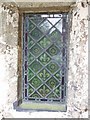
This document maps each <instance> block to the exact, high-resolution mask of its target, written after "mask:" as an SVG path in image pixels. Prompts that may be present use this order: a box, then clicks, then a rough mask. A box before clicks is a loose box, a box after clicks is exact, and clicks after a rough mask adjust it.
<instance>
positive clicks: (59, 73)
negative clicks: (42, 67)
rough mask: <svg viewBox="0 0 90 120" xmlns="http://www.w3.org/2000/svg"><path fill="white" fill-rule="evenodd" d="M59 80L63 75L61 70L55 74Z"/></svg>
mask: <svg viewBox="0 0 90 120" xmlns="http://www.w3.org/2000/svg"><path fill="white" fill-rule="evenodd" d="M54 76H55V77H56V78H57V79H58V80H61V78H62V76H61V71H58V72H57V73H56V74H55V75H54Z"/></svg>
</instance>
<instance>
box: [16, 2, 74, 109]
mask: <svg viewBox="0 0 90 120" xmlns="http://www.w3.org/2000/svg"><path fill="white" fill-rule="evenodd" d="M43 4H45V5H46V6H45V7H42V6H43V5H42V6H41V7H35V4H34V5H33V6H34V7H30V8H29V7H25V6H27V3H26V5H25V6H24V7H22V6H23V4H20V5H21V8H19V23H18V26H19V27H18V31H19V32H18V36H19V40H18V46H19V49H18V88H17V90H18V94H17V102H18V103H17V104H18V105H17V106H20V105H23V102H22V69H21V68H22V59H21V56H22V50H21V48H22V34H23V32H22V21H23V13H33V14H34V13H62V12H67V13H69V12H70V10H71V5H70V6H68V5H66V6H64V4H63V5H62V4H61V6H60V5H57V3H56V6H53V4H51V6H49V3H43ZM54 4H55V3H54ZM69 4H70V3H69ZM73 4H75V3H73ZM39 6H40V5H39ZM47 6H48V7H47ZM16 109H17V110H22V108H20V107H16ZM61 111H63V110H61ZM64 111H66V105H64Z"/></svg>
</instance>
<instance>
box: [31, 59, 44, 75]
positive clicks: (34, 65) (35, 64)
mask: <svg viewBox="0 0 90 120" xmlns="http://www.w3.org/2000/svg"><path fill="white" fill-rule="evenodd" d="M30 67H31V69H32V70H33V71H34V72H35V73H36V72H38V71H39V70H40V69H41V68H42V65H41V64H40V63H39V62H38V61H34V62H33V63H32V64H31V65H30Z"/></svg>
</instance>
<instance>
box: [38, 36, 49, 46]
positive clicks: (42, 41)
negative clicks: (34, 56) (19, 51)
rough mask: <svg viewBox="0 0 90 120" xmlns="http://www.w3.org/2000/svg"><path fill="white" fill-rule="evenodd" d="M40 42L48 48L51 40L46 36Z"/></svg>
mask: <svg viewBox="0 0 90 120" xmlns="http://www.w3.org/2000/svg"><path fill="white" fill-rule="evenodd" d="M39 44H40V45H41V46H42V47H43V48H47V47H48V46H49V45H50V44H51V41H50V40H49V39H48V38H46V37H44V38H42V39H41V40H40V41H39Z"/></svg>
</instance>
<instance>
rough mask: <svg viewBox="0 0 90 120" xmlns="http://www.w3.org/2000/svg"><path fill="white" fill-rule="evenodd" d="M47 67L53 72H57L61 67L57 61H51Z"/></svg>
mask: <svg viewBox="0 0 90 120" xmlns="http://www.w3.org/2000/svg"><path fill="white" fill-rule="evenodd" d="M47 68H48V70H49V71H50V72H51V73H55V72H56V71H57V70H58V69H59V66H58V65H57V64H56V63H55V62H50V64H48V65H47Z"/></svg>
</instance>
